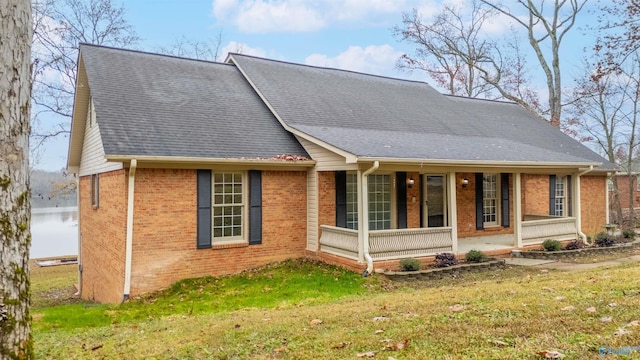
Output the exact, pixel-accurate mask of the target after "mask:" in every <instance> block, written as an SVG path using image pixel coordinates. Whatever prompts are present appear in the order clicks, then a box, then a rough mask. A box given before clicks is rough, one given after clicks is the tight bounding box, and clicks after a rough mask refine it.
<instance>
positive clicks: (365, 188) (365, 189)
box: [361, 160, 380, 277]
mask: <svg viewBox="0 0 640 360" xmlns="http://www.w3.org/2000/svg"><path fill="white" fill-rule="evenodd" d="M379 167H380V162H379V161H377V160H376V161H374V162H373V166H372V167H370V168H369V169H367V170H366V171H365V172H364V173H362V194H363V195H364V196H363V197H362V213H363V214H364V216H365V217H366V218H368V217H369V180H368V178H367V176H369V174H371V173H372V172H374V171H376V169H378V168H379ZM361 228H362V232H363V234H362V235H363V236H362V252H363V254H364V258H365V260H367V270H365V271H364V273H362V276H365V277H366V276H369V275H371V274H372V273H373V258H372V257H371V255H370V254H369V221H368V219H367V221H363V224H362V226H361Z"/></svg>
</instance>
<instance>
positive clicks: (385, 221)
mask: <svg viewBox="0 0 640 360" xmlns="http://www.w3.org/2000/svg"><path fill="white" fill-rule="evenodd" d="M383 229H391V175H369V230H383Z"/></svg>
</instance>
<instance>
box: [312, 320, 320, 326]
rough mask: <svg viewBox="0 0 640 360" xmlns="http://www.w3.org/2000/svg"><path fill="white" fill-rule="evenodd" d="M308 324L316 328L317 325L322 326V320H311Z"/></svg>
mask: <svg viewBox="0 0 640 360" xmlns="http://www.w3.org/2000/svg"><path fill="white" fill-rule="evenodd" d="M309 324H311V325H313V326H317V325H320V324H322V320H320V319H313V320H311V321H309Z"/></svg>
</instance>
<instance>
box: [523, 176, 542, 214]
mask: <svg viewBox="0 0 640 360" xmlns="http://www.w3.org/2000/svg"><path fill="white" fill-rule="evenodd" d="M521 179H522V215H549V175H539V174H522V176H521Z"/></svg>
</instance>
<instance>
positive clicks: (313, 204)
mask: <svg viewBox="0 0 640 360" xmlns="http://www.w3.org/2000/svg"><path fill="white" fill-rule="evenodd" d="M318 206H319V205H318V171H317V170H316V169H315V168H313V169H310V170H309V171H307V250H309V251H313V252H315V251H318Z"/></svg>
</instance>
